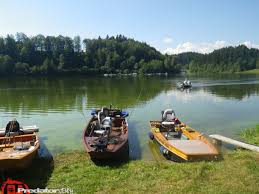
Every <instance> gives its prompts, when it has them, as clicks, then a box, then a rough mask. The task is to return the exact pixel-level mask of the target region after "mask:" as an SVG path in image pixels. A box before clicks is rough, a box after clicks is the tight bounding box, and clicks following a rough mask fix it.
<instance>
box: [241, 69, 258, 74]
mask: <svg viewBox="0 0 259 194" xmlns="http://www.w3.org/2000/svg"><path fill="white" fill-rule="evenodd" d="M239 73H240V74H259V69H252V70H247V71H241V72H239Z"/></svg>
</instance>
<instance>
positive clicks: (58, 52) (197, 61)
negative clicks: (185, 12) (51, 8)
mask: <svg viewBox="0 0 259 194" xmlns="http://www.w3.org/2000/svg"><path fill="white" fill-rule="evenodd" d="M258 53H259V50H257V49H248V48H247V47H245V46H243V45H241V46H238V47H227V48H223V49H219V50H215V51H214V52H212V53H210V54H199V53H193V52H189V53H182V54H178V55H163V54H161V53H160V52H159V51H157V50H156V49H155V48H153V47H151V46H149V45H147V44H146V43H143V42H139V41H135V40H134V39H130V38H126V37H124V36H122V35H118V36H115V37H114V36H111V37H109V36H107V37H106V38H100V37H99V38H98V39H84V40H81V38H80V37H79V36H76V37H74V38H73V39H72V38H70V37H65V36H61V35H60V36H43V35H37V36H33V37H28V36H26V35H25V34H24V33H17V34H16V36H13V35H7V36H6V37H0V74H1V75H3V74H7V75H11V74H57V73H94V74H99V73H158V72H160V73H163V72H168V73H179V72H180V71H181V70H186V69H187V70H189V71H190V72H195V73H197V72H198V73H199V72H235V71H243V70H249V69H254V68H259V54H258Z"/></svg>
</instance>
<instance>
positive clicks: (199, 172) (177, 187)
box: [47, 150, 259, 194]
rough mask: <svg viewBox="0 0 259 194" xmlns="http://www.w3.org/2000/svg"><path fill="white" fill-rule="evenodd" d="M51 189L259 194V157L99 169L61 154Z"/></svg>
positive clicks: (239, 154) (81, 157)
mask: <svg viewBox="0 0 259 194" xmlns="http://www.w3.org/2000/svg"><path fill="white" fill-rule="evenodd" d="M47 186H48V187H49V188H61V187H70V188H72V189H73V190H74V192H75V193H78V194H81V193H82V194H83V193H151V192H152V193H258V192H259V155H258V154H255V153H253V152H249V151H241V150H238V151H233V152H230V153H227V154H226V155H225V156H224V159H223V160H221V161H217V162H197V163H172V162H169V161H163V162H153V161H141V160H139V161H130V162H128V163H125V164H121V165H119V166H109V165H104V166H96V165H95V164H94V163H93V162H91V161H90V160H88V159H87V157H86V155H85V153H81V152H75V153H72V154H69V153H66V154H59V155H57V156H56V158H55V169H54V171H53V173H52V176H51V177H50V179H49V180H48V185H47Z"/></svg>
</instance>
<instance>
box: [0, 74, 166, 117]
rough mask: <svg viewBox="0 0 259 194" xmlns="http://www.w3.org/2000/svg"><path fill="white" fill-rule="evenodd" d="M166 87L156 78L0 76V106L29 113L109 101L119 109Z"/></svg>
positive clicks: (155, 93)
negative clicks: (9, 77)
mask: <svg viewBox="0 0 259 194" xmlns="http://www.w3.org/2000/svg"><path fill="white" fill-rule="evenodd" d="M170 87H171V86H170V85H169V84H166V82H164V79H159V78H120V79H119V78H103V77H99V78H91V77H90V78H84V77H72V78H12V79H8V78H6V79H4V78H2V79H1V82H0V88H1V92H0V109H1V110H2V111H4V112H11V113H15V114H18V113H19V112H20V113H21V114H31V112H35V111H36V112H42V113H44V112H53V113H54V112H63V111H70V110H82V109H84V108H92V107H100V106H104V105H109V104H114V105H116V106H118V107H121V108H126V107H134V106H136V105H137V104H138V103H141V102H142V103H144V102H146V101H148V100H150V99H152V98H154V97H155V96H156V95H158V94H159V93H160V92H161V91H166V90H169V89H170ZM140 93H141V96H140V98H139V99H137V97H138V96H139V94H140Z"/></svg>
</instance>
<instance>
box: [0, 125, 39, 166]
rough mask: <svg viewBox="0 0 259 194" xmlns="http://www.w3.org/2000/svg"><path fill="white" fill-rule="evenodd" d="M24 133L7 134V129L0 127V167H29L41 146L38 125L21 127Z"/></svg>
mask: <svg viewBox="0 0 259 194" xmlns="http://www.w3.org/2000/svg"><path fill="white" fill-rule="evenodd" d="M20 131H21V132H22V135H21V134H19V133H16V132H11V133H8V136H5V129H0V169H1V170H10V169H21V168H26V167H28V166H29V165H30V164H31V162H32V160H33V158H34V157H35V156H36V155H37V152H38V149H39V147H40V142H39V138H38V136H37V134H36V132H38V131H39V128H38V127H37V126H27V127H23V128H20Z"/></svg>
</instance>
